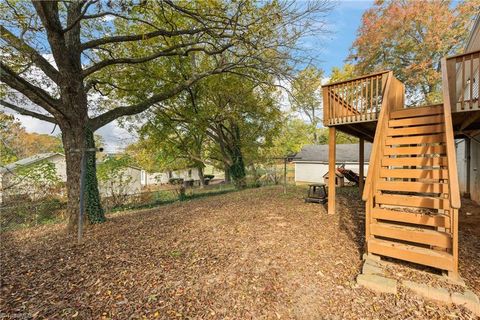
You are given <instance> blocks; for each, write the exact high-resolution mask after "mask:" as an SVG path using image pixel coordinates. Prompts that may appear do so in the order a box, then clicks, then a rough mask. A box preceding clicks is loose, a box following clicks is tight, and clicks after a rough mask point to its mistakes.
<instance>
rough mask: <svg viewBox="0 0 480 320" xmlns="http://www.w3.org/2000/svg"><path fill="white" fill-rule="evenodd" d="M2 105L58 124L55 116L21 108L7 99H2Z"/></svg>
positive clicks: (0, 103)
mask: <svg viewBox="0 0 480 320" xmlns="http://www.w3.org/2000/svg"><path fill="white" fill-rule="evenodd" d="M0 105H2V106H4V107H5V108H8V109H11V110H13V111H16V112H18V113H19V114H21V115H24V116H30V117H33V118H37V119H40V120H43V121H47V122H50V123H53V124H57V122H56V121H55V118H53V117H49V116H47V115H44V114H40V113H37V112H33V111H30V110H27V109H23V108H20V107H18V106H16V105H14V104H11V103H10V102H7V101H5V100H0Z"/></svg>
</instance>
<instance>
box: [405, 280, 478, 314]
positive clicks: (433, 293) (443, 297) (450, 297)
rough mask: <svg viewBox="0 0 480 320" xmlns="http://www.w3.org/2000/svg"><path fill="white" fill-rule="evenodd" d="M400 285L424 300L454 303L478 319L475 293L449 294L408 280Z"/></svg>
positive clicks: (443, 290)
mask: <svg viewBox="0 0 480 320" xmlns="http://www.w3.org/2000/svg"><path fill="white" fill-rule="evenodd" d="M402 285H403V286H404V287H406V288H408V289H410V290H412V291H413V292H415V293H416V294H418V295H419V296H422V297H424V298H425V299H429V300H435V301H440V302H443V303H447V304H448V303H454V304H458V305H463V306H464V307H465V308H467V309H468V310H470V311H472V312H473V314H475V315H476V316H478V317H480V300H479V299H478V297H477V296H476V295H475V293H473V292H472V291H470V290H466V291H465V292H464V293H460V292H450V291H448V290H447V289H444V288H434V287H431V286H427V285H425V284H421V283H417V282H413V281H408V280H404V281H402Z"/></svg>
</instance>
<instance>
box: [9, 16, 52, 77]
mask: <svg viewBox="0 0 480 320" xmlns="http://www.w3.org/2000/svg"><path fill="white" fill-rule="evenodd" d="M0 36H1V38H2V39H3V40H5V41H6V42H7V43H8V44H10V45H11V46H12V47H14V48H15V49H17V50H18V51H19V52H20V53H21V54H26V55H28V56H29V57H30V58H31V59H32V61H33V63H35V65H36V66H37V67H39V68H40V69H41V70H42V71H43V72H44V73H45V74H46V75H47V76H48V77H49V78H50V79H52V80H53V81H54V82H55V83H57V84H58V76H59V72H58V71H57V69H55V68H54V67H53V66H52V65H51V64H50V63H49V62H48V61H47V59H45V58H44V57H43V56H42V55H41V54H40V53H38V52H37V51H36V50H35V49H33V48H32V47H30V46H29V45H28V44H26V43H25V42H24V41H23V40H22V39H20V38H18V37H16V36H15V35H14V34H13V33H11V32H10V31H9V30H8V29H6V28H5V27H4V26H0Z"/></svg>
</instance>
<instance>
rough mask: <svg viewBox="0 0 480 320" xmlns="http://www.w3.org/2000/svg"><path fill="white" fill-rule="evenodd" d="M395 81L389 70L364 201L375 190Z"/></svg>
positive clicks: (363, 196) (364, 191) (364, 189)
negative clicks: (377, 169)
mask: <svg viewBox="0 0 480 320" xmlns="http://www.w3.org/2000/svg"><path fill="white" fill-rule="evenodd" d="M392 81H393V72H392V71H389V72H388V75H387V81H386V84H385V88H384V89H383V99H382V106H381V109H380V115H379V117H378V122H377V129H376V130H375V137H374V139H373V146H372V152H371V154H370V162H369V163H370V167H369V168H368V174H367V179H366V180H365V186H364V188H363V195H362V199H363V201H367V200H368V198H369V197H370V195H371V193H372V192H373V188H372V186H373V181H374V172H376V167H377V166H378V163H377V162H378V161H376V160H377V155H378V154H379V153H380V152H381V151H380V149H381V147H382V145H383V142H384V141H383V139H382V137H385V132H384V127H385V123H386V122H387V120H388V114H389V112H390V110H389V99H388V97H389V95H390V90H391V88H392Z"/></svg>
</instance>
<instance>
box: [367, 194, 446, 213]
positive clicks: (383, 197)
mask: <svg viewBox="0 0 480 320" xmlns="http://www.w3.org/2000/svg"><path fill="white" fill-rule="evenodd" d="M375 201H376V203H377V204H386V205H392V206H403V207H417V208H430V209H444V210H446V209H449V201H448V199H445V198H436V197H422V196H406V195H398V194H380V195H377V196H375Z"/></svg>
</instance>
